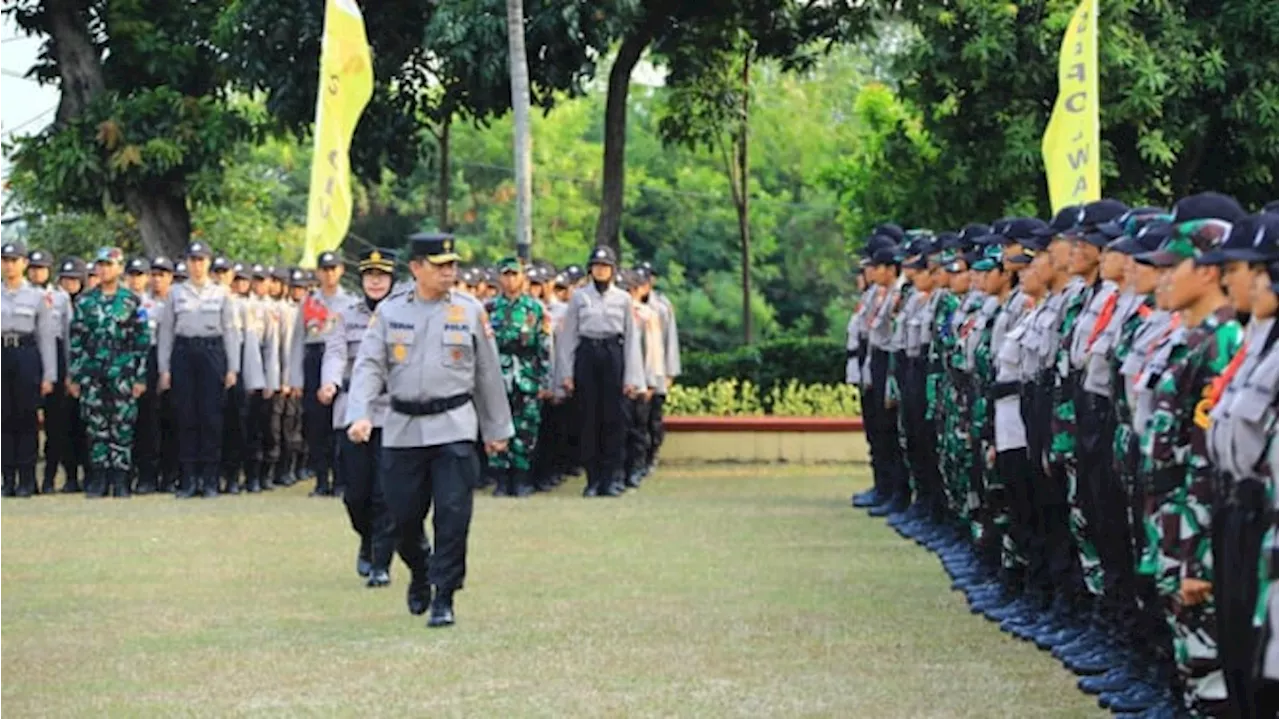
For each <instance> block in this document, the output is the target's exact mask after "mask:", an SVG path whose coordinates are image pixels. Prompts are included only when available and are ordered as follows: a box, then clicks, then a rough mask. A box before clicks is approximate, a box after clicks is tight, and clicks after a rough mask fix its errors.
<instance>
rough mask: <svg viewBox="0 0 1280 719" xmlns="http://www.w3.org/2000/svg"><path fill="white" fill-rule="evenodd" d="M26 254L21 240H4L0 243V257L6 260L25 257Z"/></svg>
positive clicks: (25, 248) (25, 247)
mask: <svg viewBox="0 0 1280 719" xmlns="http://www.w3.org/2000/svg"><path fill="white" fill-rule="evenodd" d="M26 256H27V246H26V245H24V244H22V243H21V242H6V243H4V245H0V257H3V258H4V259H6V260H12V259H18V258H22V259H25V258H26Z"/></svg>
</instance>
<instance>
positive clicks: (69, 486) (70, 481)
mask: <svg viewBox="0 0 1280 719" xmlns="http://www.w3.org/2000/svg"><path fill="white" fill-rule="evenodd" d="M78 492H80V473H79V471H78V470H77V468H76V467H75V466H74V465H73V466H71V467H68V468H67V481H66V482H64V483H63V485H62V493H63V494H76V493H78Z"/></svg>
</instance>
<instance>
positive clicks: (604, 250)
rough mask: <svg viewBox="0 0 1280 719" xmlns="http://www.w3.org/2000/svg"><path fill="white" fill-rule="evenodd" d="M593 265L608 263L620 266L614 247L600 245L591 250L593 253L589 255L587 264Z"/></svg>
mask: <svg viewBox="0 0 1280 719" xmlns="http://www.w3.org/2000/svg"><path fill="white" fill-rule="evenodd" d="M591 265H608V266H610V267H617V266H618V256H617V255H616V254H614V252H613V248H612V247H609V246H607V245H600V246H599V247H596V248H595V249H593V250H591V254H589V255H588V256H587V266H588V267H590V266H591Z"/></svg>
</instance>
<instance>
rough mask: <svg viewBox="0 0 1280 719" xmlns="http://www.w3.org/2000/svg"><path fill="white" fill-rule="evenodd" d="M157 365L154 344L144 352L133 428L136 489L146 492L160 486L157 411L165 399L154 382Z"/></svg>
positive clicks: (156, 378)
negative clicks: (142, 381) (143, 373)
mask: <svg viewBox="0 0 1280 719" xmlns="http://www.w3.org/2000/svg"><path fill="white" fill-rule="evenodd" d="M158 379H159V367H158V365H157V364H156V348H155V347H152V348H151V349H150V351H148V352H147V391H146V392H144V393H143V394H142V396H141V397H139V398H138V424H137V426H136V427H134V430H133V432H134V433H133V467H134V469H135V470H137V472H138V491H140V492H144V493H145V492H147V491H149V490H155V489H157V488H159V486H160V477H161V476H162V475H161V471H162V470H161V448H160V436H161V432H160V414H161V407H162V406H163V403H164V401H165V399H167V398H161V397H160V395H159V393H158V391H157V389H156V385H157V382H158Z"/></svg>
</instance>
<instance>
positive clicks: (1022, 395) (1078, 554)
mask: <svg viewBox="0 0 1280 719" xmlns="http://www.w3.org/2000/svg"><path fill="white" fill-rule="evenodd" d="M1276 222H1277V220H1276V214H1275V212H1274V210H1264V211H1263V212H1260V213H1257V214H1253V215H1248V214H1246V213H1245V212H1244V210H1242V209H1241V208H1240V206H1239V205H1238V204H1237V203H1236V202H1235V201H1234V200H1232V199H1231V198H1229V197H1226V196H1223V195H1219V194H1216V193H1203V194H1200V195H1196V196H1192V197H1188V198H1185V199H1183V200H1181V201H1179V202H1178V203H1176V204H1175V206H1174V207H1173V209H1172V210H1171V211H1165V210H1162V209H1160V208H1152V207H1141V208H1134V209H1130V208H1128V207H1126V206H1125V205H1123V204H1122V203H1119V202H1117V201H1114V200H1109V199H1104V200H1099V201H1096V202H1091V203H1087V204H1085V205H1082V206H1075V207H1068V208H1064V209H1063V210H1061V211H1059V212H1058V214H1057V215H1056V216H1055V217H1054V219H1053V222H1052V223H1050V224H1049V225H1045V224H1044V223H1042V222H1040V221H1038V220H1035V219H1034V218H1002V219H1000V220H997V221H995V222H994V223H993V224H992V225H991V226H990V227H982V226H978V225H970V226H966V227H965V228H964V229H962V230H961V231H959V232H956V233H941V234H939V235H938V236H937V237H936V238H934V239H933V240H927V239H922V238H921V233H918V232H914V231H913V232H908V233H904V234H902V235H900V236H898V237H896V238H895V237H894V236H893V234H892V231H890V232H885V231H884V228H885V227H887V226H888V225H882V226H880V227H878V228H877V230H876V231H875V232H873V234H872V237H871V239H870V240H869V241H868V242H867V243H866V245H865V248H864V253H865V254H864V257H863V259H862V261H861V262H860V265H861V267H860V270H861V272H862V273H863V274H865V275H866V277H867V282H868V284H867V289H866V291H865V292H863V293H862V296H861V298H860V299H859V302H858V305H857V307H856V308H855V310H854V313H853V315H852V317H851V318H850V322H849V343H848V345H847V348H848V357H847V361H846V379H847V381H849V382H851V383H858V384H861V385H862V386H863V387H864V393H863V403H864V414H865V415H866V422H867V427H868V441H869V443H870V445H871V450H872V468H873V472H874V473H875V479H876V482H875V486H874V487H873V488H872V489H871V490H869V491H868V492H865V493H862V494H860V495H855V497H854V504H855V506H861V507H870V508H872V509H873V512H874V513H875V514H877V515H880V514H888V516H889V520H888V521H889V524H890V525H891V526H893V527H894V528H895V529H897V530H898V531H899V533H901V534H903V535H904V536H907V537H910V538H912V539H914V540H915V541H917V542H918V543H920V544H922V545H923V546H926V547H928V548H930V549H932V550H933V551H936V552H937V553H938V554H939V555H940V557H941V558H942V560H943V564H944V566H945V567H946V568H947V570H948V572H949V573H950V574H951V575H952V577H953V580H954V583H953V587H954V588H956V589H960V590H963V591H964V592H965V593H966V595H967V597H968V599H969V602H970V607H971V610H972V611H973V612H974V613H978V614H982V615H984V616H986V617H987V618H988V619H991V620H993V621H995V622H997V623H998V624H999V626H1000V629H1001V630H1002V631H1004V632H1007V633H1009V634H1011V635H1013V636H1015V637H1018V638H1021V639H1024V640H1027V641H1033V642H1035V644H1036V645H1037V646H1038V647H1040V648H1041V649H1045V650H1050V651H1052V653H1053V655H1054V656H1055V657H1057V658H1059V659H1060V660H1061V661H1062V662H1063V663H1064V665H1065V666H1066V667H1067V668H1068V669H1070V670H1072V671H1073V672H1075V673H1077V674H1079V675H1081V679H1080V680H1079V686H1080V688H1081V690H1082V691H1085V692H1087V693H1090V694H1096V695H1098V702H1099V705H1100V706H1102V707H1103V708H1109V709H1111V710H1112V711H1113V712H1115V713H1117V714H1118V715H1123V716H1143V717H1183V716H1247V717H1253V716H1275V715H1276V694H1277V689H1276V684H1275V682H1274V675H1275V667H1274V665H1275V663H1276V662H1275V661H1274V658H1273V657H1269V656H1267V655H1266V654H1265V652H1264V647H1267V646H1269V645H1270V643H1269V640H1270V639H1272V637H1271V636H1270V634H1269V633H1270V632H1271V631H1273V629H1272V628H1271V626H1270V622H1271V618H1270V616H1269V610H1270V609H1272V607H1271V603H1273V602H1274V592H1273V583H1274V579H1275V576H1276V548H1275V533H1276V516H1277V514H1276V491H1275V479H1274V471H1275V464H1274V463H1275V459H1274V457H1275V452H1276V448H1275V427H1276V395H1277V389H1276V381H1277V380H1276V378H1277V376H1278V375H1280V370H1277V368H1276V366H1275V362H1276V329H1275V327H1276V323H1275V315H1276V287H1275V272H1276V269H1275V263H1276V259H1277V254H1278V252H1277V229H1276ZM904 259H905V261H904V262H901V265H902V268H903V275H902V278H903V279H898V278H895V273H894V272H893V268H895V266H896V265H898V264H899V261H900V260H904ZM886 268H888V269H887V270H886ZM904 282H905V285H904ZM908 286H909V287H910V289H908V288H907V287H908ZM895 299H896V300H900V301H895ZM886 305H887V306H888V308H889V309H886ZM886 324H887V326H888V327H887V328H886V327H885V325H886ZM925 327H927V328H928V329H927V330H925V329H924V328H925ZM922 338H923V339H922ZM881 351H882V352H884V353H886V354H887V355H888V357H887V358H882V357H881V355H878V354H877V352H881ZM919 358H923V360H921V359H919ZM886 359H887V362H886ZM884 364H887V365H888V369H882V365H884ZM921 366H922V367H923V370H921V369H920V367H921ZM882 378H883V379H882ZM882 387H883V389H882ZM921 387H923V391H921V389H920V388H921ZM921 397H923V405H924V406H923V407H922V406H921V403H922V400H921ZM921 415H923V416H924V417H925V422H919V420H918V418H919V416H921ZM921 426H923V427H925V428H927V429H926V431H929V432H930V433H936V434H935V435H933V436H932V437H929V436H922V435H921V434H920V433H918V432H916V431H913V429H914V428H916V427H921ZM895 430H896V434H895ZM891 438H892V439H893V440H896V441H891ZM931 440H932V441H931ZM895 451H896V452H897V453H898V454H897V456H896V457H895ZM931 453H932V454H931ZM897 458H901V460H902V462H901V465H899V463H898V459H897ZM904 469H905V476H906V477H907V480H905V481H904V480H903V479H902V476H903V475H901V474H899V473H900V472H902V471H903V470H904ZM912 496H914V498H915V503H914V504H913V505H911V506H910V507H907V508H905V511H902V510H903V509H904V500H905V499H906V498H910V497H912ZM1264 659H1265V661H1264Z"/></svg>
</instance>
